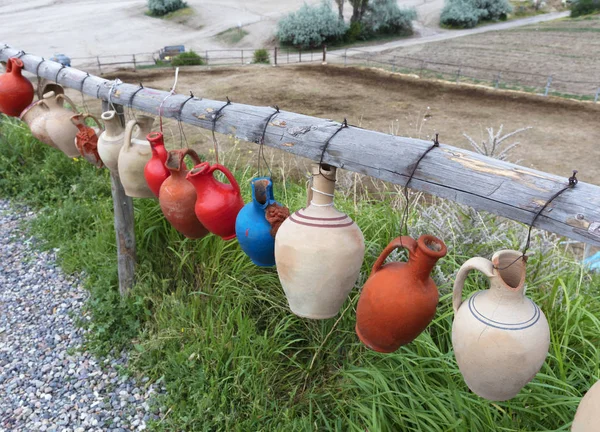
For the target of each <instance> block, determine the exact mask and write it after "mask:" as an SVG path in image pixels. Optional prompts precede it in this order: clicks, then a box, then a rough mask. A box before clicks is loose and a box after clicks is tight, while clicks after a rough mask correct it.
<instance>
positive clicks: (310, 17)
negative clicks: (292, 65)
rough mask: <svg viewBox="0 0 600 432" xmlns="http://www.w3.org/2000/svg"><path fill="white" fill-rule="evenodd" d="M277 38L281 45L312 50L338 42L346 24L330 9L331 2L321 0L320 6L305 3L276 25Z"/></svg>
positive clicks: (344, 31)
mask: <svg viewBox="0 0 600 432" xmlns="http://www.w3.org/2000/svg"><path fill="white" fill-rule="evenodd" d="M277 27H278V28H277V36H278V37H279V40H280V42H281V43H283V44H289V45H294V46H297V47H300V48H314V47H318V46H321V45H323V44H324V43H328V42H334V41H337V40H339V39H340V38H341V37H342V36H343V35H344V33H346V29H347V28H348V26H347V24H346V23H345V22H344V21H343V20H340V19H339V16H338V14H337V13H336V12H334V11H333V9H332V8H331V2H330V1H328V0H323V1H322V2H321V4H320V5H317V6H309V5H307V4H306V3H305V4H304V6H302V7H301V8H300V9H298V11H296V12H292V13H290V14H289V15H287V16H286V17H284V18H283V19H281V20H280V21H279V23H278V24H277Z"/></svg>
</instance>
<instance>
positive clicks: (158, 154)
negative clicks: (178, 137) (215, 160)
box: [144, 132, 200, 196]
mask: <svg viewBox="0 0 600 432" xmlns="http://www.w3.org/2000/svg"><path fill="white" fill-rule="evenodd" d="M146 139H147V140H148V141H149V142H150V147H151V148H152V158H150V160H149V161H148V163H147V164H146V166H145V167H144V177H145V178H146V183H148V187H149V188H150V190H151V191H152V193H153V194H154V195H156V196H158V194H159V192H160V187H161V185H162V184H163V182H164V181H165V180H166V179H167V177H169V176H170V175H171V172H170V171H169V170H168V169H167V167H166V166H165V163H166V162H167V150H166V149H165V141H164V139H163V134H162V133H160V132H152V133H149V134H148V136H147V137H146ZM194 154H196V153H195V152H194ZM190 156H192V155H191V154H190ZM198 163H200V162H198ZM186 173H187V172H186Z"/></svg>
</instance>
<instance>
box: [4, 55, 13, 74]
mask: <svg viewBox="0 0 600 432" xmlns="http://www.w3.org/2000/svg"><path fill="white" fill-rule="evenodd" d="M12 68H13V58H12V57H11V58H9V59H8V61H7V62H6V73H7V74H9V73H11V72H12Z"/></svg>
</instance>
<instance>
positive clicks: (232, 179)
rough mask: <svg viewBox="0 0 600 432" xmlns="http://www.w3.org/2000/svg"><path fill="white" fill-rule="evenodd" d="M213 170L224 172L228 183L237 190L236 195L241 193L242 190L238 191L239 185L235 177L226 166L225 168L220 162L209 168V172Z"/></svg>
mask: <svg viewBox="0 0 600 432" xmlns="http://www.w3.org/2000/svg"><path fill="white" fill-rule="evenodd" d="M214 171H221V172H222V173H223V174H225V177H227V180H229V183H231V186H233V189H234V190H235V191H236V192H237V194H238V195H241V194H242V192H241V191H240V185H238V182H237V180H236V179H235V177H234V176H233V174H231V171H229V170H228V169H227V168H225V167H224V166H223V165H221V164H214V165H213V166H212V167H211V168H210V172H211V173H212V172H214Z"/></svg>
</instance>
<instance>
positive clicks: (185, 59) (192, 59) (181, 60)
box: [171, 51, 204, 66]
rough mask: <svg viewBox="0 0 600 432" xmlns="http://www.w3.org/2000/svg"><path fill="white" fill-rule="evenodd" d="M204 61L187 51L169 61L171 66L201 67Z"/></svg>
mask: <svg viewBox="0 0 600 432" xmlns="http://www.w3.org/2000/svg"><path fill="white" fill-rule="evenodd" d="M203 64H204V59H203V58H202V57H200V56H199V55H198V54H196V53H195V52H194V51H188V52H184V53H181V54H179V55H178V56H177V57H174V58H173V60H171V65H173V66H197V65H203Z"/></svg>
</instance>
